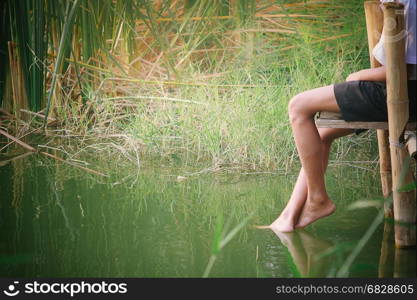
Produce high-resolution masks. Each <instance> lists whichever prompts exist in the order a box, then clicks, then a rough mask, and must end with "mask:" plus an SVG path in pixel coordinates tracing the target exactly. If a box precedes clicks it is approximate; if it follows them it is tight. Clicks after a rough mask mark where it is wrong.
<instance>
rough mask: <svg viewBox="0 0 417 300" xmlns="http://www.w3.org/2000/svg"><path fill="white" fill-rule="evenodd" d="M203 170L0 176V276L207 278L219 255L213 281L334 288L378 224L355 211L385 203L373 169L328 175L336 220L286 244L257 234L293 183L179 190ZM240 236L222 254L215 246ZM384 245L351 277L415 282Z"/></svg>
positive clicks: (405, 263)
mask: <svg viewBox="0 0 417 300" xmlns="http://www.w3.org/2000/svg"><path fill="white" fill-rule="evenodd" d="M93 167H94V165H93ZM203 168H204V166H203V167H201V168H197V167H196V169H195V170H184V169H181V168H178V167H173V166H169V167H167V166H161V165H160V164H159V163H155V164H154V165H151V166H143V167H142V168H140V169H137V168H133V167H132V169H131V170H129V169H128V168H125V167H123V168H121V170H120V171H118V172H116V173H120V174H118V175H117V176H116V175H113V176H111V178H100V177H98V176H95V175H90V174H87V173H85V172H83V171H80V170H77V169H74V168H72V167H70V166H65V165H61V164H59V163H57V162H55V161H52V160H48V159H46V158H42V157H39V156H36V155H32V156H31V157H27V158H24V159H20V160H16V161H14V162H11V163H9V164H7V165H5V166H2V167H0V195H1V200H0V228H1V237H0V276H2V277H9V276H19V277H64V276H65V277H67V276H69V277H72V276H74V277H89V276H94V277H202V276H203V274H204V272H205V271H206V268H207V265H208V262H209V261H210V258H211V257H213V254H216V255H215V259H214V260H213V264H212V267H211V269H209V271H208V276H210V277H299V276H320V277H321V276H336V275H337V274H338V272H339V271H340V270H341V268H343V267H346V261H347V258H348V257H349V255H351V253H352V251H353V249H354V247H355V246H356V245H357V244H358V241H359V240H360V239H361V238H362V237H363V235H364V234H365V232H366V230H368V228H369V227H370V226H371V224H372V222H373V221H374V219H375V218H376V217H377V215H378V209H377V208H375V207H368V208H362V209H356V210H349V209H348V206H349V205H351V204H352V203H354V202H356V201H359V200H378V199H380V188H379V179H378V176H379V175H378V169H377V166H376V165H375V164H368V165H365V166H363V165H362V166H361V167H360V168H359V167H355V166H352V165H340V164H338V165H333V166H330V167H329V173H328V176H327V184H328V187H329V194H330V195H331V197H332V198H333V200H334V201H335V203H336V205H337V211H336V213H335V214H334V215H332V216H330V217H328V218H326V219H323V220H320V221H319V222H317V223H315V224H313V225H312V226H309V227H308V228H307V229H306V230H304V231H299V232H297V233H295V234H290V235H284V236H280V237H279V236H277V235H276V234H275V233H274V232H272V231H270V230H259V229H255V228H254V227H253V225H257V224H269V223H270V222H271V221H272V220H273V219H274V218H275V217H276V215H277V213H278V212H279V211H280V210H281V209H282V208H283V206H284V204H285V202H286V201H287V199H288V198H289V195H290V193H291V188H292V185H293V182H294V180H295V173H294V174H286V175H284V174H268V173H264V174H230V173H227V172H220V173H216V174H213V173H204V172H201V173H200V174H198V175H194V176H189V177H188V178H187V179H186V180H178V176H187V175H189V174H190V173H191V172H197V171H198V170H201V169H203ZM180 179H181V178H180ZM248 216H250V219H249V220H248V221H247V222H245V223H244V224H242V221H244V220H245V218H247V217H248ZM221 221H222V222H221ZM239 225H244V226H243V227H242V228H241V229H240V230H238V231H236V232H237V233H236V234H235V235H233V236H232V237H233V238H232V239H231V240H230V242H228V243H227V244H225V245H224V247H223V248H222V249H221V250H220V251H217V252H215V250H213V249H214V248H215V247H213V243H214V242H213V241H215V240H219V241H222V240H224V239H225V237H226V236H227V234H228V233H230V232H231V231H233V229H234V228H235V227H236V226H239ZM390 230H392V228H390V226H389V225H388V224H386V231H387V232H388V231H390ZM216 232H217V233H216ZM222 232H223V235H220V233H222ZM383 233H384V224H382V223H381V224H380V225H378V227H377V228H376V230H375V232H374V233H373V234H372V236H371V238H370V239H368V240H367V242H366V244H365V246H364V248H363V249H361V251H360V252H359V254H358V255H357V257H355V259H354V260H353V262H352V263H351V264H350V265H349V266H348V268H347V270H348V274H347V276H351V277H377V276H378V274H381V275H383V276H388V277H392V276H415V275H416V270H415V260H416V256H415V252H414V251H410V250H408V251H407V250H398V249H397V250H396V249H394V247H393V243H392V241H389V240H390V239H391V238H392V236H390V235H387V234H385V235H384V234H383ZM384 240H388V242H386V241H385V242H384ZM381 249H383V251H382V254H383V255H382V256H383V257H385V258H383V259H382V263H380V258H381Z"/></svg>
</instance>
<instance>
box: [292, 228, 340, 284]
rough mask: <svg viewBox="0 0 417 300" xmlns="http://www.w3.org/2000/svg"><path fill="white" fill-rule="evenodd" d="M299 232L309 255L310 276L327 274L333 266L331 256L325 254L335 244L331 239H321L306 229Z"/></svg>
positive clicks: (308, 270) (308, 271)
mask: <svg viewBox="0 0 417 300" xmlns="http://www.w3.org/2000/svg"><path fill="white" fill-rule="evenodd" d="M298 234H299V237H300V239H301V242H302V244H303V246H304V250H305V252H306V255H307V274H308V276H310V277H323V276H325V275H326V274H327V273H328V271H329V269H330V267H331V263H330V259H331V257H330V256H328V255H323V254H324V253H325V252H326V251H327V250H329V249H330V248H331V247H332V246H333V244H332V243H331V242H329V241H326V240H323V239H319V238H317V237H315V236H313V235H312V234H310V233H309V232H307V231H305V230H300V231H298Z"/></svg>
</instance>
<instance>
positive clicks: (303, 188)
mask: <svg viewBox="0 0 417 300" xmlns="http://www.w3.org/2000/svg"><path fill="white" fill-rule="evenodd" d="M318 132H319V135H320V140H321V144H322V146H321V147H322V151H323V169H324V170H326V168H327V164H328V162H329V153H330V146H331V144H332V142H333V141H334V140H335V139H336V138H338V137H342V136H345V135H348V134H350V133H351V132H352V130H350V129H343V128H319V129H318ZM306 200H307V181H306V176H305V173H304V170H303V168H301V170H300V173H299V175H298V178H297V181H296V184H295V186H294V190H293V192H292V194H291V198H290V200H289V201H288V203H287V205H286V207H285V208H284V210H283V211H282V213H281V214H280V216H279V217H278V218H277V219H276V220H275V221H274V222H273V223H272V224H271V225H270V227H271V228H273V229H274V230H278V231H281V232H290V231H292V230H294V226H295V224H296V222H297V221H298V217H299V216H300V213H301V210H302V208H303V206H304V203H305V202H306Z"/></svg>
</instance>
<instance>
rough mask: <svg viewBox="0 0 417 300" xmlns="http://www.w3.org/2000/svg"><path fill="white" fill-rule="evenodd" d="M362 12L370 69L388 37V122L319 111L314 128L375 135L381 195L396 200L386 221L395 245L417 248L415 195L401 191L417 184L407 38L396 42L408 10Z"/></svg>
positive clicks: (391, 7)
mask: <svg viewBox="0 0 417 300" xmlns="http://www.w3.org/2000/svg"><path fill="white" fill-rule="evenodd" d="M364 8H365V16H366V26H367V33H368V48H369V58H370V64H371V67H372V68H376V67H379V66H380V64H379V62H378V61H377V60H376V59H375V57H374V56H373V55H372V49H373V48H374V46H375V45H376V43H377V42H378V40H379V38H380V37H381V36H382V35H384V37H385V43H384V49H385V54H386V64H385V65H386V70H387V109H388V122H346V121H344V120H343V119H342V117H341V114H336V113H330V112H321V113H320V114H319V116H318V118H317V119H316V125H317V127H327V128H347V129H376V130H377V137H378V148H379V163H380V174H381V185H382V192H383V195H384V197H385V198H386V199H388V198H389V197H390V196H392V198H393V201H392V203H391V201H385V205H384V213H385V217H386V218H391V219H392V218H394V224H395V226H394V231H395V246H396V247H397V248H408V247H415V246H416V216H417V210H416V201H415V199H416V198H415V197H416V191H415V190H403V189H402V187H404V186H407V185H411V184H413V182H414V181H415V178H414V176H413V172H412V170H411V169H410V167H409V163H407V161H408V157H410V156H411V157H414V158H415V157H416V151H417V150H416V148H417V146H416V141H417V139H416V127H417V126H416V122H408V116H409V106H408V104H409V98H408V92H407V70H406V64H405V51H404V49H405V39H404V38H402V39H398V36H401V33H402V32H403V31H404V28H405V19H404V6H403V5H402V4H399V3H384V5H383V6H382V9H381V5H380V2H379V1H366V2H365V3H364ZM383 25H387V26H383ZM382 28H384V30H382ZM370 113H372V112H370Z"/></svg>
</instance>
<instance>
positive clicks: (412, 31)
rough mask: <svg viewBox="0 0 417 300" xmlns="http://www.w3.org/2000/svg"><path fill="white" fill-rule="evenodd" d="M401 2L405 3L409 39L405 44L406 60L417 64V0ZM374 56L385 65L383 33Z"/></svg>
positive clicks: (373, 52)
mask: <svg viewBox="0 0 417 300" xmlns="http://www.w3.org/2000/svg"><path fill="white" fill-rule="evenodd" d="M388 1H389V0H381V2H382V3H384V2H388ZM399 2H401V3H403V4H404V11H405V21H406V28H405V30H406V33H407V39H406V44H405V62H406V63H407V64H412V65H415V64H417V57H416V51H417V49H416V40H417V38H416V33H417V30H416V0H400V1H399ZM372 54H373V55H374V57H375V58H376V59H377V60H378V61H379V62H380V63H381V64H382V65H385V50H384V39H383V35H381V39H380V40H379V42H378V44H376V46H375V48H374V49H373V50H372Z"/></svg>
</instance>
